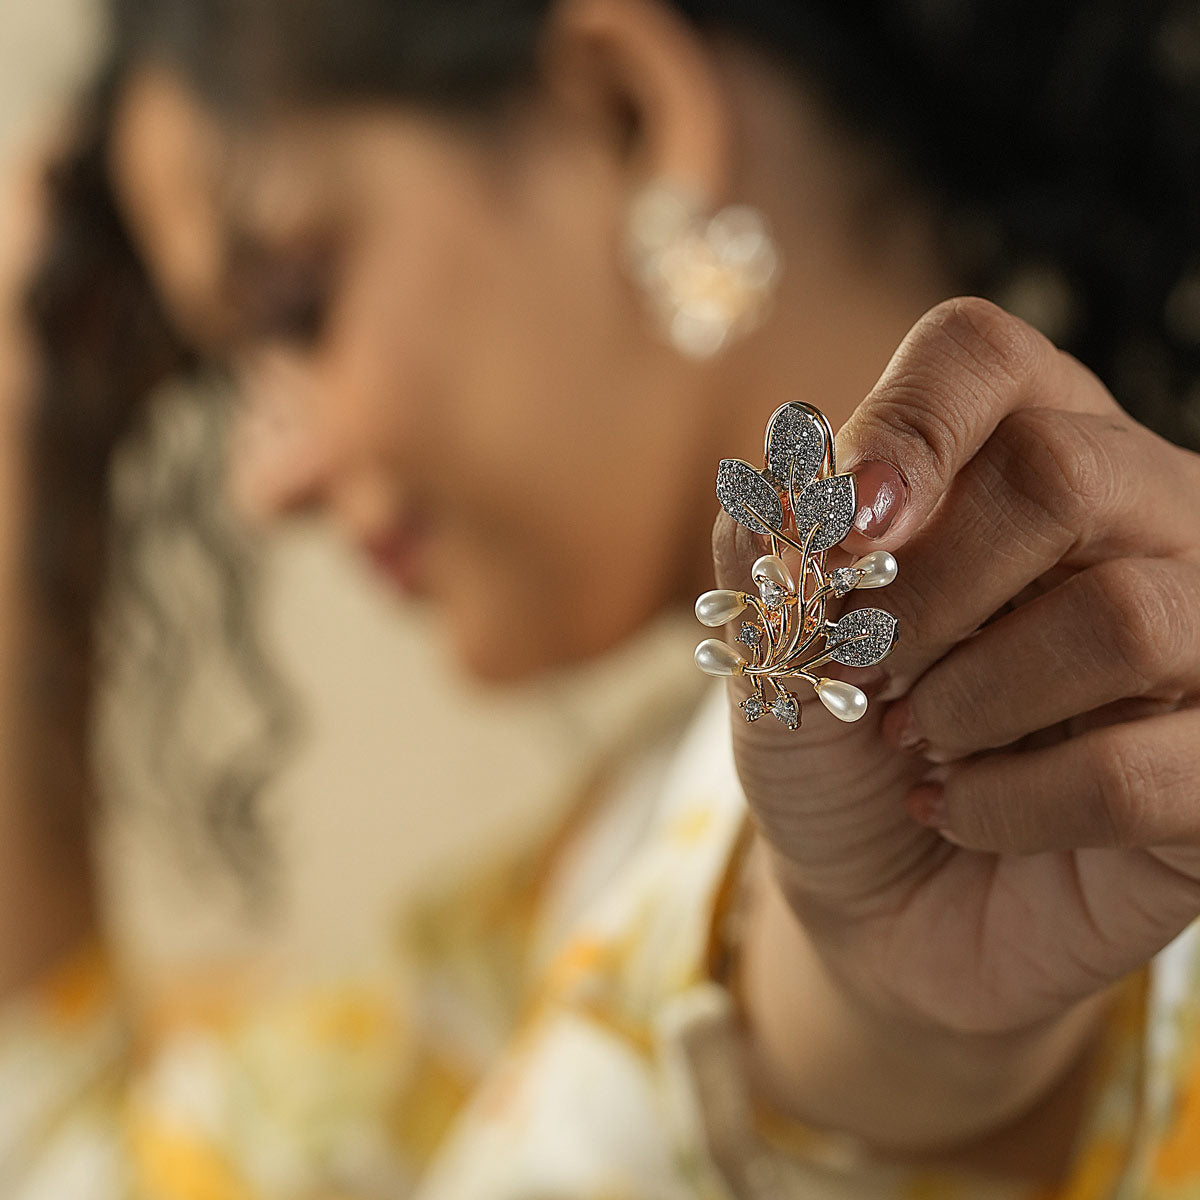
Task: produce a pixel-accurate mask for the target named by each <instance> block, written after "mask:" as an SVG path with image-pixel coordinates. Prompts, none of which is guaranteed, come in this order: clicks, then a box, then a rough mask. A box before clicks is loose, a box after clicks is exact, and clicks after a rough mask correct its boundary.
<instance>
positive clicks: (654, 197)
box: [626, 180, 780, 359]
mask: <svg viewBox="0 0 1200 1200" xmlns="http://www.w3.org/2000/svg"><path fill="white" fill-rule="evenodd" d="M626 252H627V256H628V260H629V267H630V270H631V273H632V274H633V277H634V279H635V280H636V281H637V282H638V283H639V284H640V285H641V287H642V289H643V290H644V291H645V293H646V295H647V297H648V299H649V300H650V303H651V305H652V307H653V309H654V314H655V317H656V318H657V320H658V323H659V325H660V327H661V329H662V332H663V334H664V335H665V336H666V338H667V340H668V341H669V342H670V343H671V344H672V345H673V346H674V347H675V348H676V349H677V350H678V351H679V352H680V353H681V354H683V355H686V356H687V357H688V358H696V359H704V358H711V357H712V356H713V355H715V354H717V353H718V352H720V351H721V350H722V349H724V348H725V346H727V345H728V344H729V343H730V342H731V341H732V340H733V339H734V338H735V337H738V336H741V335H744V334H747V333H749V332H750V331H751V330H753V329H756V328H757V327H758V326H759V325H760V324H761V323H762V321H763V319H764V317H765V316H766V313H767V311H768V308H769V302H770V299H771V296H772V294H773V292H774V290H775V285H776V283H777V281H778V278H779V271H780V255H779V248H778V246H777V245H776V244H775V241H774V239H773V238H772V237H771V234H770V232H769V230H768V229H767V224H766V221H765V220H764V218H763V216H762V214H761V213H760V212H759V211H758V210H757V209H755V208H751V207H749V206H747V205H743V204H737V205H730V206H729V207H728V208H723V209H721V211H720V212H718V213H717V214H716V215H715V216H712V217H708V216H706V214H705V206H704V204H703V202H702V201H701V199H700V197H699V196H698V195H697V194H696V193H695V192H694V191H692V190H690V189H688V188H686V187H682V186H680V185H677V184H673V183H668V182H666V181H663V180H659V181H656V182H654V183H651V184H648V185H647V186H646V187H644V188H643V189H642V190H641V191H640V192H639V193H638V194H637V196H635V198H634V200H633V203H632V204H631V205H630V209H629V219H628V230H627V246H626Z"/></svg>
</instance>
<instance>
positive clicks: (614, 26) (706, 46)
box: [542, 0, 732, 205]
mask: <svg viewBox="0 0 1200 1200" xmlns="http://www.w3.org/2000/svg"><path fill="white" fill-rule="evenodd" d="M542 68H543V73H544V78H545V81H546V83H547V84H548V85H549V86H550V87H552V88H553V89H554V90H556V91H557V92H559V94H560V95H561V96H563V97H564V98H565V99H566V100H567V102H568V103H569V104H571V105H572V106H576V107H577V108H578V109H579V110H580V111H583V112H585V113H587V114H590V115H591V117H592V118H593V119H594V120H596V122H597V124H598V125H599V126H600V127H601V128H603V129H606V130H607V132H608V136H609V137H610V139H611V142H612V150H613V153H614V155H617V156H619V157H620V159H621V163H620V167H621V169H622V170H624V171H626V172H628V174H629V177H630V178H629V186H630V192H631V194H632V193H633V191H634V190H636V189H637V188H639V187H640V186H641V185H643V184H644V183H645V182H646V181H648V180H652V179H669V180H673V181H676V182H678V183H681V184H684V185H686V186H687V187H688V188H690V189H691V190H693V191H694V192H695V193H697V194H698V195H700V196H702V197H703V198H704V199H705V200H706V201H707V202H708V203H709V204H711V205H717V204H719V203H720V202H721V201H722V199H723V198H724V197H725V196H726V194H727V192H728V189H729V182H730V180H729V177H730V173H731V155H732V133H731V130H732V119H731V111H730V109H731V103H732V101H731V98H730V96H729V93H728V90H727V88H726V87H725V85H724V81H723V78H722V75H721V73H720V71H719V70H718V67H717V63H716V61H715V56H714V51H713V49H712V46H711V45H710V43H709V42H708V41H707V40H706V39H705V37H704V36H703V34H702V33H701V32H700V31H699V30H698V29H697V28H696V27H695V26H693V25H692V24H691V23H690V22H688V21H687V20H686V18H684V17H683V16H682V15H680V14H679V13H678V12H676V11H674V10H673V9H671V8H670V7H669V6H667V5H666V4H663V3H661V2H660V0H563V2H562V3H559V4H557V5H555V6H553V8H552V10H551V15H550V16H549V18H548V25H547V29H546V33H545V38H544V42H543V46H542Z"/></svg>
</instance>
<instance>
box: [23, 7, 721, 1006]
mask: <svg viewBox="0 0 1200 1200" xmlns="http://www.w3.org/2000/svg"><path fill="white" fill-rule="evenodd" d="M98 25H99V22H98V20H97V15H96V13H95V11H94V9H93V6H92V5H91V4H89V3H88V2H87V0H0V170H7V169H10V168H11V166H12V164H13V162H14V161H15V160H16V158H17V156H18V155H19V154H20V153H21V152H22V147H25V146H28V145H29V144H30V143H31V142H32V143H35V144H36V143H37V142H39V141H44V140H45V137H46V131H47V130H52V129H53V127H54V125H55V122H56V121H58V120H60V119H61V115H62V113H63V112H64V110H65V109H66V107H67V106H68V105H69V101H70V97H71V94H72V91H73V89H74V88H75V87H76V86H77V84H78V81H79V80H81V79H82V78H83V77H84V76H85V74H86V71H87V68H88V65H89V63H90V62H91V58H92V55H93V53H94V52H95V49H96V46H97V44H98V39H99V34H100V31H99V28H98ZM0 219H2V218H0ZM265 552H266V577H265V585H266V586H265V592H264V597H263V599H264V611H265V622H266V623H265V631H266V635H267V641H268V645H269V648H270V650H271V652H272V654H273V655H275V656H277V658H278V661H279V663H280V665H281V667H282V669H283V671H284V674H285V677H286V679H287V680H288V682H290V683H291V684H292V685H293V686H294V687H295V689H296V691H297V693H298V694H299V696H300V697H301V698H302V700H303V704H304V709H305V712H304V725H305V729H306V736H305V740H304V742H303V744H302V745H301V746H300V747H299V748H298V749H296V750H295V751H294V752H292V753H291V754H290V755H289V756H288V758H287V760H286V763H285V765H284V769H283V770H282V772H281V773H280V775H279V777H278V779H277V780H276V781H275V782H274V783H273V784H272V787H271V791H270V795H269V797H268V803H267V806H266V813H267V824H268V833H269V835H270V837H271V839H272V840H273V841H274V843H275V844H276V846H277V847H278V850H279V853H280V855H281V862H282V872H281V877H280V880H279V885H280V886H279V897H280V903H279V905H278V908H277V909H276V910H274V912H273V914H272V916H271V917H270V919H269V920H266V921H261V920H260V921H249V920H247V919H246V915H245V912H244V908H243V906H242V905H241V903H240V902H239V900H238V897H237V894H236V889H231V888H229V887H216V886H213V880H212V879H211V878H208V877H206V876H204V875H203V874H202V873H197V872H196V871H194V870H193V869H191V868H190V867H189V865H188V863H187V862H186V861H185V860H186V858H187V856H186V855H185V854H182V853H181V852H180V847H179V846H178V844H177V841H176V840H174V839H173V838H172V837H171V836H169V831H166V830H164V828H163V827H162V820H161V817H162V809H163V805H162V804H161V803H159V802H158V801H159V800H160V799H161V798H159V797H155V796H153V795H143V796H138V795H135V794H131V793H132V792H136V791H137V790H138V787H139V786H140V788H142V789H143V790H145V791H147V792H152V791H153V789H154V788H155V786H156V785H155V781H154V780H153V779H151V778H148V777H146V778H142V779H141V781H140V784H139V783H138V779H137V772H136V771H129V770H121V771H117V772H115V773H110V774H108V775H107V776H106V783H107V786H108V789H109V792H110V795H109V797H108V799H109V802H110V803H109V809H110V811H111V814H112V816H111V819H110V820H109V822H108V824H107V826H106V832H105V835H104V839H103V846H102V853H103V861H104V863H105V888H106V900H107V904H108V908H109V913H110V922H111V925H112V927H113V932H114V934H115V937H114V939H113V940H114V942H115V944H116V945H117V946H118V947H119V951H120V953H121V955H122V956H124V958H125V959H126V960H127V961H126V963H125V964H124V965H125V966H126V968H127V969H129V970H131V971H132V972H133V973H134V975H135V976H136V977H140V978H142V979H143V980H148V981H150V982H151V983H153V981H154V980H155V979H156V978H169V977H171V976H172V975H173V973H174V972H175V971H177V970H178V969H179V967H180V966H181V965H182V964H191V965H193V966H196V967H198V968H201V969H202V968H203V966H204V964H205V963H206V962H212V961H223V960H227V959H229V958H230V957H233V958H239V957H243V956H245V957H253V958H256V959H259V960H261V959H263V958H264V957H267V956H269V957H270V958H272V959H274V958H276V957H277V958H278V959H280V960H281V961H282V962H284V963H295V964H299V965H300V967H301V969H302V970H304V971H306V972H308V971H311V970H312V969H314V967H315V968H316V969H317V970H321V969H325V968H327V969H329V970H337V969H338V968H339V966H341V965H343V964H344V962H345V960H350V961H352V962H363V961H370V960H372V959H373V958H375V957H376V956H379V955H383V954H386V951H387V947H388V941H389V937H390V936H391V931H392V928H393V925H394V923H395V920H396V917H397V915H398V914H399V913H400V912H402V911H403V908H404V906H405V905H406V904H407V903H408V902H409V900H410V899H411V898H412V897H413V896H415V895H417V894H418V893H419V892H422V891H424V890H425V889H427V888H429V887H431V886H432V887H436V886H437V885H438V884H440V883H449V882H451V880H452V879H453V878H454V876H455V875H456V874H457V873H458V872H460V871H463V870H465V869H469V868H470V866H471V864H472V863H475V862H478V861H480V860H481V859H482V857H483V856H484V854H485V853H487V854H495V852H496V851H497V849H498V848H501V847H503V846H505V845H506V844H512V845H516V844H519V843H520V842H521V841H522V840H523V838H524V835H525V834H526V833H527V831H528V830H529V828H530V825H531V823H539V822H541V823H545V822H548V821H552V820H553V819H554V816H555V813H556V811H557V810H558V808H559V807H561V804H562V802H563V799H564V797H567V796H571V795H574V794H576V793H577V790H578V788H579V786H580V784H581V782H582V781H583V780H585V778H586V776H587V773H588V771H589V769H590V767H591V765H592V764H593V762H594V760H595V759H596V757H597V756H598V753H599V747H600V746H602V745H603V744H606V743H611V741H612V740H613V739H614V738H617V739H619V738H620V737H621V736H622V731H623V730H625V729H627V728H630V727H632V726H633V725H635V724H636V723H637V722H638V721H639V720H642V719H644V715H645V713H647V712H652V711H654V709H655V707H656V705H657V703H658V699H659V698H660V697H661V698H662V699H663V701H664V702H665V701H668V700H669V699H670V698H672V697H676V698H677V697H678V696H679V694H680V693H681V692H683V691H687V690H696V689H697V688H698V685H699V678H700V677H699V676H698V673H697V672H696V671H695V668H694V666H693V664H692V659H691V648H692V644H693V642H694V640H695V639H694V630H693V628H692V622H691V621H690V620H688V619H686V615H685V616H684V617H680V618H673V619H670V620H667V621H666V622H661V623H660V624H659V625H657V626H655V627H654V628H652V629H651V630H650V631H649V632H648V633H647V634H646V635H645V636H643V637H642V638H640V639H639V640H638V641H637V642H636V643H634V644H632V645H627V646H625V647H624V648H623V649H622V651H621V652H620V653H619V654H617V655H614V656H612V657H610V658H607V659H604V660H601V661H597V662H595V663H594V664H592V665H590V666H589V667H587V668H586V669H584V670H582V671H579V672H574V673H572V674H571V675H569V676H566V675H564V676H561V677H555V678H550V679H547V680H544V681H543V682H541V683H539V684H538V685H537V686H536V687H524V688H522V689H520V690H518V691H506V692H484V691H481V690H478V689H476V688H473V687H469V686H467V685H465V684H463V683H461V682H459V681H457V680H456V679H455V678H454V677H453V676H452V675H451V674H448V673H447V672H446V671H445V670H444V669H442V667H441V665H440V660H441V657H442V656H441V650H440V647H439V646H438V645H437V643H436V641H435V640H434V638H433V637H432V636H431V634H430V633H429V632H428V631H427V629H426V628H425V625H424V622H423V620H422V618H421V616H420V614H415V613H409V612H401V611H399V610H398V609H397V605H396V602H395V600H394V599H392V598H391V597H390V596H385V595H384V594H383V592H382V591H381V590H380V588H379V587H378V585H376V584H375V583H374V582H373V581H372V580H370V579H369V578H368V576H367V573H366V572H365V570H364V569H362V568H361V567H360V566H359V565H358V564H357V563H356V562H354V561H352V560H351V558H350V557H349V555H348V554H347V553H346V552H345V551H344V550H342V549H340V548H339V547H337V546H336V545H335V544H334V543H333V541H332V539H331V538H329V537H328V536H326V535H325V534H324V533H322V531H320V530H318V529H297V530H294V531H288V532H285V533H283V534H281V535H279V536H277V537H273V538H272V539H271V540H270V542H269V543H268V545H267V547H266V551H265ZM171 569H172V570H176V569H178V567H177V566H176V567H172V568H171ZM179 586H182V587H186V584H182V585H179ZM118 674H119V672H118ZM135 699H136V698H135ZM129 700H130V697H129V696H128V695H127V694H125V693H123V692H122V690H121V688H120V687H114V688H112V689H110V692H109V694H108V696H107V698H106V709H105V716H104V719H103V721H102V728H103V729H104V731H105V737H106V748H105V761H107V762H115V763H117V764H120V762H121V760H122V758H123V757H132V758H134V759H136V758H137V757H138V751H139V749H140V748H138V747H135V746H132V745H131V743H132V742H133V741H134V740H136V739H137V738H138V737H139V736H140V735H141V734H142V733H143V732H144V726H143V725H141V724H139V723H138V722H137V721H134V720H126V719H125V717H126V707H127V705H128V703H129ZM210 702H211V703H212V704H213V705H215V706H216V708H217V709H220V708H221V707H222V705H223V698H222V696H221V694H220V692H219V690H217V691H216V692H215V694H213V695H212V696H210ZM130 707H132V706H130ZM187 717H188V720H189V721H191V722H193V723H194V728H201V729H202V728H204V727H205V726H204V717H203V714H197V713H196V712H195V711H194V706H193V707H192V708H189V710H188V714H187ZM118 781H119V782H118ZM113 791H116V792H118V793H119V794H111V793H112V792H113Z"/></svg>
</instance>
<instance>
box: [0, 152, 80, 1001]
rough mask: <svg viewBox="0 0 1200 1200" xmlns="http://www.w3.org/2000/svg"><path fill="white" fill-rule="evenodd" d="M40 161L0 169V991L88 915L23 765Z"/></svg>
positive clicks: (67, 851) (29, 726) (69, 852)
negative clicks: (28, 309)
mask: <svg viewBox="0 0 1200 1200" xmlns="http://www.w3.org/2000/svg"><path fill="white" fill-rule="evenodd" d="M47 161H49V155H48V148H47V147H46V146H37V147H34V148H33V149H32V150H30V151H26V152H25V153H24V154H23V155H22V156H21V157H20V158H19V159H16V160H14V161H13V162H10V163H8V164H6V166H5V170H4V176H3V180H2V183H3V186H2V187H0V191H2V192H3V201H2V202H0V681H2V682H3V686H0V997H2V996H4V995H6V994H8V993H10V992H12V991H14V990H17V989H20V988H22V987H24V986H25V985H27V984H28V983H29V982H31V981H32V980H34V979H36V978H38V977H39V976H40V975H41V974H42V973H43V972H44V971H45V970H46V969H47V968H48V967H50V966H51V965H52V964H53V963H54V962H55V961H56V960H57V959H58V958H59V957H61V956H62V955H63V954H64V953H67V952H68V951H69V950H70V949H71V948H72V947H73V946H75V945H76V944H78V943H79V942H81V941H82V940H84V939H86V938H87V937H88V936H89V935H90V934H91V932H92V931H93V929H94V921H95V908H94V900H93V892H92V875H91V869H90V862H89V854H88V847H87V838H86V831H85V830H83V829H80V830H78V837H75V836H73V835H67V836H64V831H63V829H62V828H61V826H62V821H61V820H56V819H55V817H54V814H50V813H46V812H43V811H41V810H40V808H39V805H38V804H37V803H36V802H35V797H36V796H37V795H38V791H37V789H36V788H35V787H34V786H33V777H32V775H31V774H30V772H31V771H33V770H35V769H36V758H37V755H38V754H39V753H50V752H52V750H51V749H48V748H47V747H46V746H45V743H44V739H40V738H39V737H38V736H37V731H36V729H34V727H33V725H34V723H33V721H32V715H31V713H30V712H29V711H28V710H27V706H26V705H25V704H24V703H23V701H22V696H23V694H24V693H23V691H22V688H21V686H20V684H21V681H22V680H23V679H24V678H25V677H26V665H27V664H26V657H27V655H28V654H29V646H30V645H31V644H32V639H31V636H30V628H31V620H30V613H29V612H28V611H27V598H28V594H29V587H28V584H27V582H26V579H25V570H26V566H25V562H24V555H23V550H24V539H25V531H26V528H27V524H28V511H27V509H28V491H29V488H28V481H27V478H26V472H27V470H28V456H27V454H26V452H25V448H26V437H27V426H28V419H29V414H30V404H31V400H32V397H33V395H34V392H35V386H36V384H35V381H36V369H35V364H34V357H33V353H32V348H31V347H30V345H29V341H28V336H27V331H26V329H25V326H24V319H23V316H22V301H23V296H24V289H25V284H26V282H27V279H28V275H29V272H30V270H31V268H32V266H33V263H34V261H35V258H36V255H37V252H38V249H39V247H40V244H41V236H42V225H43V222H42V211H43V199H42V178H43V173H44V168H45V163H46V162H47ZM31 747H32V751H33V753H32V754H31ZM31 760H32V761H31Z"/></svg>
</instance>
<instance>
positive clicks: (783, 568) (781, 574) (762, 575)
mask: <svg viewBox="0 0 1200 1200" xmlns="http://www.w3.org/2000/svg"><path fill="white" fill-rule="evenodd" d="M750 578H751V579H753V580H754V582H755V583H758V582H759V581H760V580H762V579H769V580H770V581H771V582H772V583H773V584H775V585H776V586H777V587H781V588H783V590H784V591H785V592H794V591H795V590H796V582H795V580H794V579H793V578H792V573H791V571H789V570H788V569H787V564H786V563H785V562H784V561H783V559H782V558H780V557H779V555H778V554H764V555H763V557H762V558H760V559H759V560H758V562H756V563H755V564H754V567H753V568H752V570H751V571H750Z"/></svg>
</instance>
